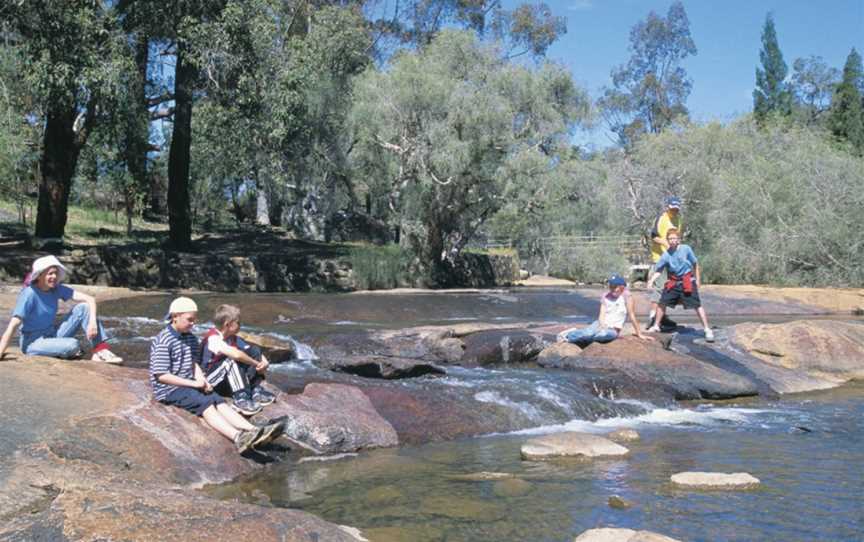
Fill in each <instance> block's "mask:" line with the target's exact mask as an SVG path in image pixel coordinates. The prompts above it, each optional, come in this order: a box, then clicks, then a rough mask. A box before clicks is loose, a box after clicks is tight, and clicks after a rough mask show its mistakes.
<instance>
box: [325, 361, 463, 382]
mask: <svg viewBox="0 0 864 542" xmlns="http://www.w3.org/2000/svg"><path fill="white" fill-rule="evenodd" d="M317 365H318V366H319V367H321V368H324V369H329V370H331V371H339V372H343V373H349V374H354V375H357V376H363V377H366V378H383V379H386V380H393V379H397V378H415V377H418V376H424V375H443V374H446V371H445V370H444V369H443V368H442V367H439V366H437V365H435V364H433V363H429V362H427V361H423V360H417V359H411V358H399V357H387V356H374V355H370V356H352V357H347V358H341V359H321V360H318V361H317Z"/></svg>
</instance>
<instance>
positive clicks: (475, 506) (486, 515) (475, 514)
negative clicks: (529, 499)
mask: <svg viewBox="0 0 864 542" xmlns="http://www.w3.org/2000/svg"><path fill="white" fill-rule="evenodd" d="M420 512H421V513H423V514H429V515H433V516H443V517H446V518H450V519H457V520H469V521H476V522H484V523H488V522H492V521H498V520H500V519H503V518H504V516H505V510H504V509H503V508H500V507H498V506H495V505H493V504H490V503H488V502H485V501H481V500H474V499H466V498H464V497H456V496H435V497H426V498H425V499H423V500H421V501H420Z"/></svg>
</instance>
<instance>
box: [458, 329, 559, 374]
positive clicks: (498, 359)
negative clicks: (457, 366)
mask: <svg viewBox="0 0 864 542" xmlns="http://www.w3.org/2000/svg"><path fill="white" fill-rule="evenodd" d="M463 341H464V343H465V352H464V354H463V356H462V360H461V364H462V365H475V364H476V365H491V364H496V363H521V362H525V361H530V360H533V359H534V358H535V357H537V354H539V353H540V351H541V350H543V347H544V346H546V343H545V341H544V340H543V338H542V337H541V336H539V335H536V334H534V333H531V332H528V331H526V330H522V329H508V330H492V331H480V332H477V333H472V334H470V335H467V336H466V337H464V339H463Z"/></svg>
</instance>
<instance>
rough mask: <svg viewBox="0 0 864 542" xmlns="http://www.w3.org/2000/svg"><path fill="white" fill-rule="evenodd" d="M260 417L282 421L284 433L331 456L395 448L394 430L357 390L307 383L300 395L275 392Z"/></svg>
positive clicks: (396, 437)
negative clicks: (273, 397)
mask: <svg viewBox="0 0 864 542" xmlns="http://www.w3.org/2000/svg"><path fill="white" fill-rule="evenodd" d="M264 414H265V415H266V416H268V417H270V418H278V417H284V418H285V434H286V435H287V436H289V437H291V438H292V439H294V440H297V441H299V442H301V443H304V444H306V445H308V446H309V447H310V448H312V449H314V450H316V451H318V452H320V453H328V454H335V453H341V452H352V451H356V450H362V449H368V448H381V447H388V446H396V445H398V444H399V438H398V436H397V435H396V430H395V429H394V428H393V426H392V425H390V424H389V423H388V422H387V420H385V419H384V418H382V417H381V415H380V414H379V413H378V411H377V410H375V407H374V406H373V405H372V403H371V402H370V401H369V398H368V397H367V396H366V395H365V394H364V393H363V392H362V391H360V390H359V389H357V388H355V387H352V386H346V385H343V384H318V383H312V384H308V385H307V386H306V388H305V389H304V390H303V393H302V394H300V395H291V394H287V393H279V394H278V396H277V401H276V402H275V403H274V404H272V405H270V406H269V407H267V408H266V409H265V411H264Z"/></svg>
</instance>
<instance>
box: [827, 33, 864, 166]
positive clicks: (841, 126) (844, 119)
mask: <svg viewBox="0 0 864 542" xmlns="http://www.w3.org/2000/svg"><path fill="white" fill-rule="evenodd" d="M862 87H864V69H862V67H861V55H859V54H858V51H856V50H855V49H854V48H853V49H852V51H851V52H850V53H849V56H847V57H846V65H845V66H843V79H842V81H840V84H839V85H837V89H836V90H835V91H834V96H833V97H832V98H831V117H830V120H829V126H830V127H831V132H832V133H833V134H834V135H835V136H837V137H838V138H840V139H844V140H846V141H848V142H849V143H850V144H851V145H852V147H853V148H854V149H856V150H857V151H858V152H859V153H862V152H864V108H862V103H861V90H860V89H861V88H862Z"/></svg>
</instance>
